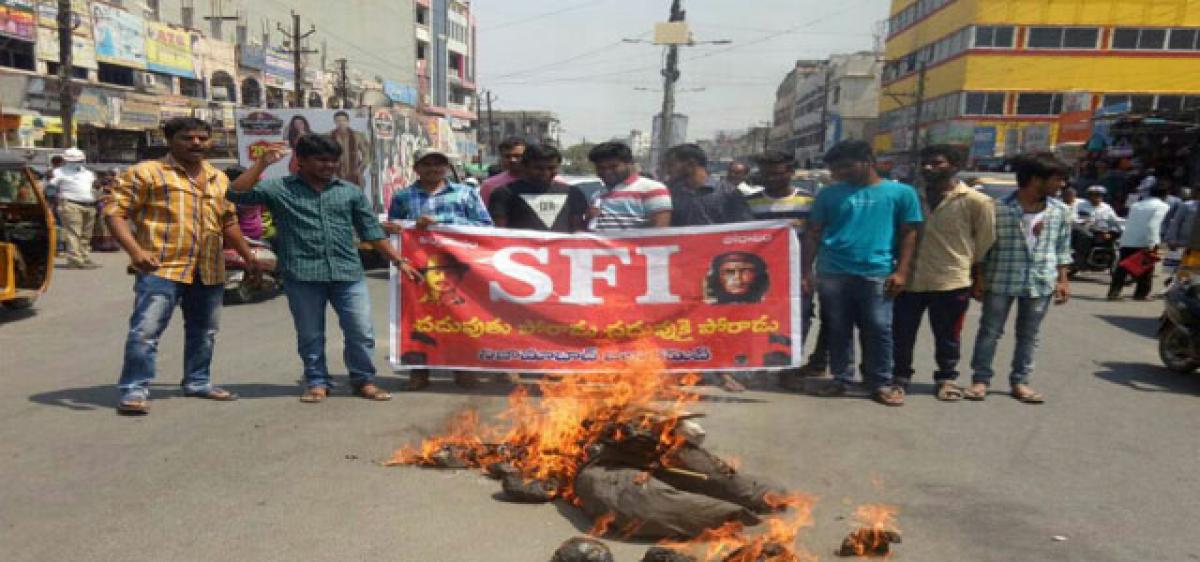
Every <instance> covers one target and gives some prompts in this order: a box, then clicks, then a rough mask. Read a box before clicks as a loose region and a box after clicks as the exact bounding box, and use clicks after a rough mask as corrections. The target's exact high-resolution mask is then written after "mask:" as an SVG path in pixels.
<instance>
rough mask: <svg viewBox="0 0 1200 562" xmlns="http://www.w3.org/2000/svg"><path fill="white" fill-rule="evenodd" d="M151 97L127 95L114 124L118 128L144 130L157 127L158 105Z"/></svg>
mask: <svg viewBox="0 0 1200 562" xmlns="http://www.w3.org/2000/svg"><path fill="white" fill-rule="evenodd" d="M152 100H153V98H140V97H132V96H128V97H126V98H125V99H124V100H122V103H121V112H120V117H119V119H118V120H117V123H116V126H117V127H118V128H120V129H130V130H145V129H157V128H158V124H159V117H160V114H159V105H158V103H157V102H156V101H152Z"/></svg>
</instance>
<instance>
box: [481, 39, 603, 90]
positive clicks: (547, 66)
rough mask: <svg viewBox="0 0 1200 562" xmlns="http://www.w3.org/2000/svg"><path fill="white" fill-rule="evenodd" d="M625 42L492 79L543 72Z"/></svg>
mask: <svg viewBox="0 0 1200 562" xmlns="http://www.w3.org/2000/svg"><path fill="white" fill-rule="evenodd" d="M623 43H624V41H622V40H617V41H615V42H613V43H608V44H606V45H604V46H602V47H599V48H596V49H593V50H591V51H587V52H584V53H580V54H578V55H575V56H573V57H568V58H565V59H562V60H557V61H554V62H548V63H546V64H543V65H541V66H535V67H533V68H530V69H526V70H520V71H517V72H510V73H508V74H501V75H499V76H495V77H491V78H490V79H491V80H500V79H503V78H511V77H513V76H523V75H527V74H539V73H541V72H542V71H544V70H546V69H550V68H553V67H557V66H558V65H560V64H566V63H568V62H574V61H577V60H580V59H585V58H587V57H590V56H593V55H597V54H600V53H601V52H605V51H608V50H609V49H611V48H613V47H620V46H621V45H622V44H623Z"/></svg>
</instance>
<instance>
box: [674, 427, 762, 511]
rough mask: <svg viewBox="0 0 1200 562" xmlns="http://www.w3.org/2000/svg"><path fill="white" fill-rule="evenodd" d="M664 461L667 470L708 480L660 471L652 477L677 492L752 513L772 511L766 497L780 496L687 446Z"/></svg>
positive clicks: (721, 462)
mask: <svg viewBox="0 0 1200 562" xmlns="http://www.w3.org/2000/svg"><path fill="white" fill-rule="evenodd" d="M668 460H669V462H668V463H667V464H668V466H672V467H675V468H682V469H684V470H690V471H692V472H699V473H700V474H703V475H705V476H707V477H708V479H707V480H705V479H699V478H695V477H692V476H687V475H683V474H676V473H672V472H668V471H662V470H660V471H657V472H655V473H654V476H655V478H658V479H659V480H662V481H663V482H666V483H667V484H670V485H672V486H674V487H676V488H679V489H680V490H685V491H688V492H693V493H697V494H704V495H706V496H710V497H714V498H717V499H721V500H725V501H728V502H733V503H736V504H738V505H740V506H742V507H745V508H747V509H749V510H751V511H754V512H755V513H769V512H771V511H774V510H773V509H772V508H771V506H769V505H767V502H766V500H765V496H766V494H767V493H774V494H778V495H783V491H782V490H780V489H778V488H774V487H772V486H769V485H767V484H765V483H763V482H760V481H759V480H757V479H755V478H751V477H749V476H746V475H745V474H739V473H738V472H737V471H735V470H734V469H733V467H731V466H729V465H728V464H725V461H722V460H721V459H720V458H719V457H717V456H716V455H714V454H712V453H710V452H708V451H707V450H705V449H702V448H700V447H697V446H695V445H692V444H690V443H689V444H687V445H684V446H683V447H681V448H680V449H679V450H678V451H676V452H675V453H673V454H672V455H671V458H670V459H668Z"/></svg>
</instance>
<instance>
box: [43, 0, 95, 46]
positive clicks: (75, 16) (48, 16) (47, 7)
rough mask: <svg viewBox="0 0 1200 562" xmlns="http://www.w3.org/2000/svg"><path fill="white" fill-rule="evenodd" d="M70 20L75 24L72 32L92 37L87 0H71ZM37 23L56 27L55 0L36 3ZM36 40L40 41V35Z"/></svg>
mask: <svg viewBox="0 0 1200 562" xmlns="http://www.w3.org/2000/svg"><path fill="white" fill-rule="evenodd" d="M71 22H72V23H73V24H74V25H75V29H73V30H72V33H74V34H75V35H79V36H81V37H87V38H88V39H91V38H92V10H91V9H90V8H88V1H87V0H71ZM37 24H38V25H39V26H41V27H49V28H53V29H58V1H57V0H40V1H39V2H38V3H37ZM38 41H39V42H41V37H38Z"/></svg>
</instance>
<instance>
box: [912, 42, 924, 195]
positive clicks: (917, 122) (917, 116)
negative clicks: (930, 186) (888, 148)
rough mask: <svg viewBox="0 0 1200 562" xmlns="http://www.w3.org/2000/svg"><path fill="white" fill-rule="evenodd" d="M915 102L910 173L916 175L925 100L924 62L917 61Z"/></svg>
mask: <svg viewBox="0 0 1200 562" xmlns="http://www.w3.org/2000/svg"><path fill="white" fill-rule="evenodd" d="M914 100H915V102H916V103H915V104H914V108H913V131H912V147H911V150H912V166H913V168H912V173H913V177H914V178H915V177H916V174H917V170H919V169H920V168H921V117H922V115H921V113H922V109H923V108H922V107H921V106H922V105H923V104H924V103H923V102H924V101H925V63H924V62H920V63H917V94H916V97H915V98H914Z"/></svg>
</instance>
